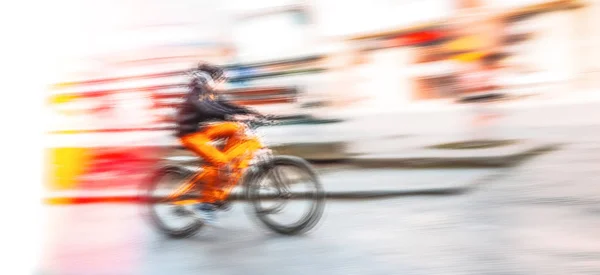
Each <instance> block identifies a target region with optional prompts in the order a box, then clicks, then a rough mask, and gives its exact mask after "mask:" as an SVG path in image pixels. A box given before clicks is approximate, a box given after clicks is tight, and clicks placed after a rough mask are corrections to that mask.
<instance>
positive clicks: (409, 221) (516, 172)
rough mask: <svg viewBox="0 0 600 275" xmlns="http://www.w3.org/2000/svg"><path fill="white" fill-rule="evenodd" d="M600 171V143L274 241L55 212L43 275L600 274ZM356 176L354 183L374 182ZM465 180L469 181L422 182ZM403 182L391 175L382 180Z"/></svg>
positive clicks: (344, 215)
mask: <svg viewBox="0 0 600 275" xmlns="http://www.w3.org/2000/svg"><path fill="white" fill-rule="evenodd" d="M598 161H600V142H586V143H578V144H573V145H570V146H567V147H565V148H564V149H563V150H561V151H557V152H553V153H550V154H547V155H544V156H540V157H538V158H535V159H533V160H531V161H530V162H528V163H526V164H524V165H523V166H520V167H517V168H512V169H511V170H505V172H509V173H508V174H504V176H503V177H498V178H495V179H494V180H492V181H487V182H484V183H482V184H481V185H479V186H478V188H477V189H476V190H475V191H474V192H469V193H466V194H464V195H462V196H447V197H433V198H432V197H404V198H400V199H386V200H373V201H358V202H348V201H347V202H339V201H337V202H336V201H332V202H329V204H328V206H327V208H326V215H325V216H324V219H323V222H322V223H321V224H320V225H319V226H318V227H317V228H316V229H315V230H314V231H312V232H310V233H309V234H308V235H305V236H298V237H282V236H278V235H275V234H272V233H269V232H267V231H265V230H263V229H262V228H261V227H259V226H257V224H255V223H253V222H252V221H251V220H250V219H249V218H248V216H247V215H246V213H245V211H244V207H242V205H236V206H235V207H234V209H233V210H232V211H231V212H224V213H222V215H221V221H222V225H221V228H219V229H216V228H207V229H206V230H205V231H202V232H200V233H199V234H198V235H197V236H194V237H192V238H190V239H184V240H169V239H166V238H164V237H162V236H161V235H159V234H157V233H156V232H155V231H154V230H152V229H151V228H150V227H149V226H148V224H147V223H146V222H145V221H144V219H143V218H142V215H141V212H140V208H139V206H138V205H106V204H97V205H80V206H53V207H48V208H47V211H48V214H49V217H50V222H51V223H50V225H49V226H48V230H47V233H48V234H47V239H48V242H47V244H46V245H45V252H46V253H45V257H44V261H43V263H42V265H41V267H42V268H41V269H42V270H44V271H46V273H44V274H55V275H62V274H65V275H67V274H78V275H79V274H89V275H104V274H106V275H109V274H111V275H112V274H117V275H118V274H123V275H125V274H151V275H152V274H261V275H269V274H315V275H317V274H328V275H332V274H340V275H345V274H424V275H425V274H427V275H429V274H474V275H480V274H515V275H520V274H523V275H525V274H544V275H554V274H556V275H564V274H600V237H599V236H598V234H597V229H598V228H600V218H599V217H600V216H599V215H598V213H600V210H599V209H600V191H599V190H600V189H599V188H598V186H597V185H598V181H597V179H598V178H599V177H600V166H598V165H597V163H598ZM340 173H341V172H340ZM349 173H350V174H346V176H348V177H350V178H351V179H352V180H351V181H346V182H347V184H355V183H356V184H359V183H360V182H361V181H363V180H364V179H362V176H359V175H358V174H352V173H358V172H349ZM410 173H413V175H414V177H416V178H419V177H422V176H420V174H421V173H423V174H424V173H427V172H426V171H424V170H418V171H414V172H412V171H411V172H410ZM456 173H458V172H456ZM403 175H404V177H406V178H409V179H410V178H411V177H410V176H409V174H403ZM341 177H342V176H341V174H340V182H342V181H344V180H342V179H341ZM364 177H365V179H366V177H368V176H364ZM456 177H466V176H463V175H462V174H461V175H458V174H446V176H445V177H444V176H442V175H441V174H440V175H439V176H431V177H430V178H427V176H423V177H422V178H421V179H422V180H425V179H428V180H432V181H437V182H441V181H444V179H446V178H448V179H449V178H456ZM395 178H396V176H395V175H394V174H393V173H392V172H388V171H378V172H376V171H374V172H372V174H371V177H370V179H371V181H373V182H384V181H386V182H392V181H393V180H394V179H395ZM352 182H355V183H352ZM397 182H398V183H401V182H403V179H401V178H400V179H397ZM415 182H417V181H415ZM429 183H430V182H423V184H429ZM341 184H342V183H340V185H341ZM390 184H391V183H390ZM373 185H374V186H376V185H375V183H374V184H373Z"/></svg>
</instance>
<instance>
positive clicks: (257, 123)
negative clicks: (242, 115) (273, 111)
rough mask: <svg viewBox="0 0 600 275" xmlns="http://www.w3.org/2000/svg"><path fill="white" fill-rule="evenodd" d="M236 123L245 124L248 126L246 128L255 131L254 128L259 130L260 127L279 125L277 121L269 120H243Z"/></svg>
mask: <svg viewBox="0 0 600 275" xmlns="http://www.w3.org/2000/svg"><path fill="white" fill-rule="evenodd" d="M238 122H240V123H244V124H246V126H248V128H250V129H256V128H259V127H262V126H272V125H277V124H279V121H276V120H273V119H269V118H257V119H249V120H243V121H238Z"/></svg>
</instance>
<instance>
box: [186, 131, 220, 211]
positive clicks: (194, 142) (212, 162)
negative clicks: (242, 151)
mask: <svg viewBox="0 0 600 275" xmlns="http://www.w3.org/2000/svg"><path fill="white" fill-rule="evenodd" d="M211 141H212V139H211V137H210V136H209V135H207V134H206V133H205V131H201V132H198V133H193V134H189V135H186V136H184V137H182V138H181V143H182V144H183V145H184V146H185V147H186V148H188V149H189V150H191V151H192V152H194V153H195V154H196V155H198V156H200V157H202V159H204V161H206V162H207V165H205V166H204V167H203V169H202V170H203V173H201V174H199V175H197V176H200V175H201V176H202V178H203V179H204V184H205V185H204V186H203V188H202V200H203V201H204V202H213V200H214V197H215V195H216V193H217V191H218V177H217V170H218V167H222V166H223V165H224V164H227V159H226V158H225V156H224V155H223V153H222V152H221V151H219V150H218V149H217V148H215V147H214V146H212V145H211V144H210V142H211ZM198 179H199V178H195V179H194V180H193V181H195V180H198Z"/></svg>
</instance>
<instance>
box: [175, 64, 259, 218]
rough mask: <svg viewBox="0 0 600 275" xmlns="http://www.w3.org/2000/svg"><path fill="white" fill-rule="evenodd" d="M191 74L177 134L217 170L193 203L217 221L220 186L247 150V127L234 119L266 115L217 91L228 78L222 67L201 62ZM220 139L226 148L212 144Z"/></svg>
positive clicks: (212, 169) (199, 213) (204, 215)
mask: <svg viewBox="0 0 600 275" xmlns="http://www.w3.org/2000/svg"><path fill="white" fill-rule="evenodd" d="M191 76H192V77H191V78H192V79H191V82H190V88H189V91H188V93H187V94H186V96H185V100H184V101H183V103H182V104H181V105H180V106H179V108H178V110H177V116H176V121H177V137H178V138H179V140H180V142H181V143H182V144H183V146H185V147H186V148H188V149H189V150H191V151H192V152H194V153H195V154H197V155H198V156H200V157H202V158H203V159H204V160H205V161H206V162H207V165H206V167H204V169H207V170H210V171H213V172H214V175H215V176H214V177H211V178H214V180H213V181H210V182H206V183H205V186H204V188H203V190H202V202H198V203H197V204H195V205H194V210H195V211H194V212H195V213H196V214H197V215H199V216H200V217H201V218H202V219H203V220H204V222H205V223H208V224H214V223H216V210H217V204H218V203H220V201H219V200H220V199H221V197H222V196H221V195H220V194H222V192H221V189H220V188H219V185H220V184H221V183H223V181H224V180H226V179H228V178H229V177H228V176H229V173H230V172H231V171H232V167H231V166H230V163H231V161H232V160H233V159H235V158H236V157H238V156H240V155H242V154H243V153H244V152H245V147H243V146H240V145H241V144H242V142H243V140H242V137H243V130H244V129H243V126H242V125H241V124H239V123H236V122H235V120H245V119H253V118H259V117H265V116H263V115H261V114H259V113H258V112H256V111H254V110H251V109H248V108H245V107H242V106H238V105H235V104H233V103H230V102H228V101H227V100H225V99H224V98H223V97H222V96H220V95H219V94H218V90H219V87H218V86H219V85H220V84H222V83H224V82H225V80H226V77H225V74H224V70H223V69H221V68H219V67H217V66H214V65H210V64H204V63H201V64H199V65H198V67H197V68H195V69H194V70H193V71H192V73H191ZM217 139H226V140H227V141H226V144H225V147H224V149H223V150H219V149H217V148H216V147H214V146H212V145H211V144H210V142H211V141H214V140H217Z"/></svg>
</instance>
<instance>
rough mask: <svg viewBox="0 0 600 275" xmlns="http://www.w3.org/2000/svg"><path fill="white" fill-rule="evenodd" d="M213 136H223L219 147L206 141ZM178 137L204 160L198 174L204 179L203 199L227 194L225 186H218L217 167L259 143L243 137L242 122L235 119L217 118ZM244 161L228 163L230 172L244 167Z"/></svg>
mask: <svg viewBox="0 0 600 275" xmlns="http://www.w3.org/2000/svg"><path fill="white" fill-rule="evenodd" d="M217 139H227V141H226V144H225V147H224V148H223V151H220V150H219V149H217V148H215V147H214V146H212V145H211V144H210V142H212V141H214V140H217ZM180 141H181V143H182V144H183V145H184V146H185V147H186V148H188V149H189V150H191V151H192V152H194V153H195V154H197V155H198V156H200V157H202V158H203V159H204V160H205V161H206V162H207V163H208V165H207V166H206V167H204V172H203V173H202V177H203V178H204V179H206V181H205V186H204V187H203V189H202V200H203V201H204V202H216V201H219V200H223V199H224V196H227V194H228V193H227V192H224V191H228V190H222V188H220V186H219V185H220V180H219V173H218V171H219V169H221V168H222V167H223V166H225V165H227V164H230V163H231V161H232V160H234V159H235V158H237V157H240V156H243V155H244V154H245V153H246V152H248V150H255V149H258V148H259V147H260V143H259V142H258V140H255V139H248V138H246V137H245V135H244V133H243V127H242V125H240V124H238V123H235V122H219V123H214V124H209V125H206V126H204V127H203V129H202V131H199V132H197V133H193V134H189V135H186V136H183V137H181V138H180ZM247 161H248V160H245V161H241V162H240V163H236V164H235V165H234V166H233V167H232V169H233V171H234V173H238V172H239V170H240V169H242V168H243V167H245V166H246V165H247ZM231 164H233V163H231ZM232 180H233V179H232ZM231 188H232V187H231Z"/></svg>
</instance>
